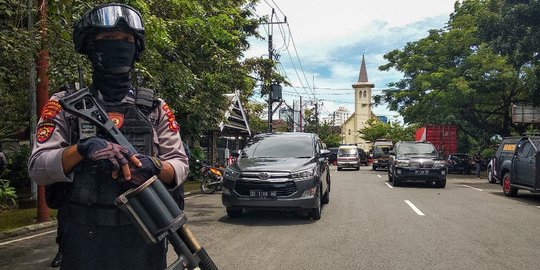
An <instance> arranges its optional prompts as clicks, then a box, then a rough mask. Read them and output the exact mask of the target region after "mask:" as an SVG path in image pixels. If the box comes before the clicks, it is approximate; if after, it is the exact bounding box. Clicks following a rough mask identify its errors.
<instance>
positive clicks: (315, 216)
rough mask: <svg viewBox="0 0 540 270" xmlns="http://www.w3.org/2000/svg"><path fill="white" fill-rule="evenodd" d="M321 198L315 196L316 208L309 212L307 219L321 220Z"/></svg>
mask: <svg viewBox="0 0 540 270" xmlns="http://www.w3.org/2000/svg"><path fill="white" fill-rule="evenodd" d="M321 197H322V196H321V195H319V196H317V198H318V199H317V206H316V207H315V208H313V209H311V211H309V217H310V218H312V219H314V220H319V219H321V212H322V198H321Z"/></svg>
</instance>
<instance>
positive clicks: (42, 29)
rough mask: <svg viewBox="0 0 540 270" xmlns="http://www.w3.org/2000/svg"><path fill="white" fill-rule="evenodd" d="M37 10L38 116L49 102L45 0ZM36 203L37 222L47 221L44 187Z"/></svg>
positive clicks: (40, 189)
mask: <svg viewBox="0 0 540 270" xmlns="http://www.w3.org/2000/svg"><path fill="white" fill-rule="evenodd" d="M38 9H39V15H38V18H39V35H40V37H41V48H40V49H39V53H38V60H37V77H38V87H37V93H36V102H37V108H38V109H37V114H40V113H41V111H42V110H43V107H44V106H45V104H46V103H47V101H48V100H49V77H47V71H48V69H49V51H48V49H47V0H38ZM38 117H39V116H38ZM37 194H38V196H37V198H38V201H37V222H45V221H49V219H50V217H49V208H48V207H47V203H46V202H45V186H43V185H39V187H38V192H37Z"/></svg>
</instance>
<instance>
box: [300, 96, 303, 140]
mask: <svg viewBox="0 0 540 270" xmlns="http://www.w3.org/2000/svg"><path fill="white" fill-rule="evenodd" d="M299 110H300V132H304V125H303V123H302V122H303V120H302V111H303V109H302V96H300V109H299Z"/></svg>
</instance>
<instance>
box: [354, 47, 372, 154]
mask: <svg viewBox="0 0 540 270" xmlns="http://www.w3.org/2000/svg"><path fill="white" fill-rule="evenodd" d="M352 87H353V89H354V96H355V98H354V104H355V107H354V118H355V121H354V130H360V129H362V128H363V127H364V126H365V124H366V122H367V121H368V120H369V118H370V117H371V89H372V88H373V87H375V85H374V84H373V83H370V82H369V81H368V76H367V70H366V61H365V60H364V56H363V55H362V64H361V65H360V74H359V76H358V82H356V83H354V84H353V85H352ZM356 143H357V144H358V145H359V146H362V144H364V143H365V142H364V140H362V139H361V138H357V139H356ZM366 146H367V145H365V146H364V147H366Z"/></svg>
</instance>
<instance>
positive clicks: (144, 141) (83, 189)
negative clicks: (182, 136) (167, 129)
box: [71, 89, 157, 209]
mask: <svg viewBox="0 0 540 270" xmlns="http://www.w3.org/2000/svg"><path fill="white" fill-rule="evenodd" d="M148 91H152V90H149V89H142V90H141V89H137V98H136V102H135V104H131V103H105V102H102V105H103V108H104V109H105V111H107V113H108V114H109V116H110V117H112V115H116V117H118V116H121V117H119V118H116V120H117V121H119V122H117V126H120V128H119V129H120V131H121V132H122V134H123V135H124V136H125V137H126V138H127V139H128V141H129V142H130V143H131V144H132V145H133V146H134V147H135V149H136V150H137V151H138V153H139V154H143V155H148V156H151V155H155V154H156V153H154V151H153V132H154V129H153V126H154V125H153V124H154V123H153V122H154V121H155V119H149V118H148V115H149V113H150V112H151V111H152V110H153V109H155V107H156V105H157V100H155V98H154V96H153V92H150V94H149V92H148ZM148 105H151V106H148ZM145 110H146V111H145ZM143 111H145V112H143ZM97 136H98V137H101V138H104V139H106V140H109V137H108V136H107V135H106V134H103V132H101V131H99V130H98V132H97ZM100 162H103V161H100ZM121 171H122V170H120V172H121ZM111 172H112V168H107V167H106V166H104V165H103V164H98V162H95V161H91V160H89V159H85V160H83V161H82V162H81V163H79V164H78V165H77V166H76V167H75V169H74V178H73V179H74V180H73V187H72V194H71V202H72V203H75V204H78V205H87V206H91V205H95V206H97V207H104V208H110V209H117V208H116V207H115V206H114V200H115V199H116V197H118V195H120V194H121V193H123V192H125V191H126V190H127V189H128V188H129V186H128V185H126V184H125V183H124V184H122V183H120V182H121V181H118V180H117V179H116V180H115V179H113V178H112V177H111Z"/></svg>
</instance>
